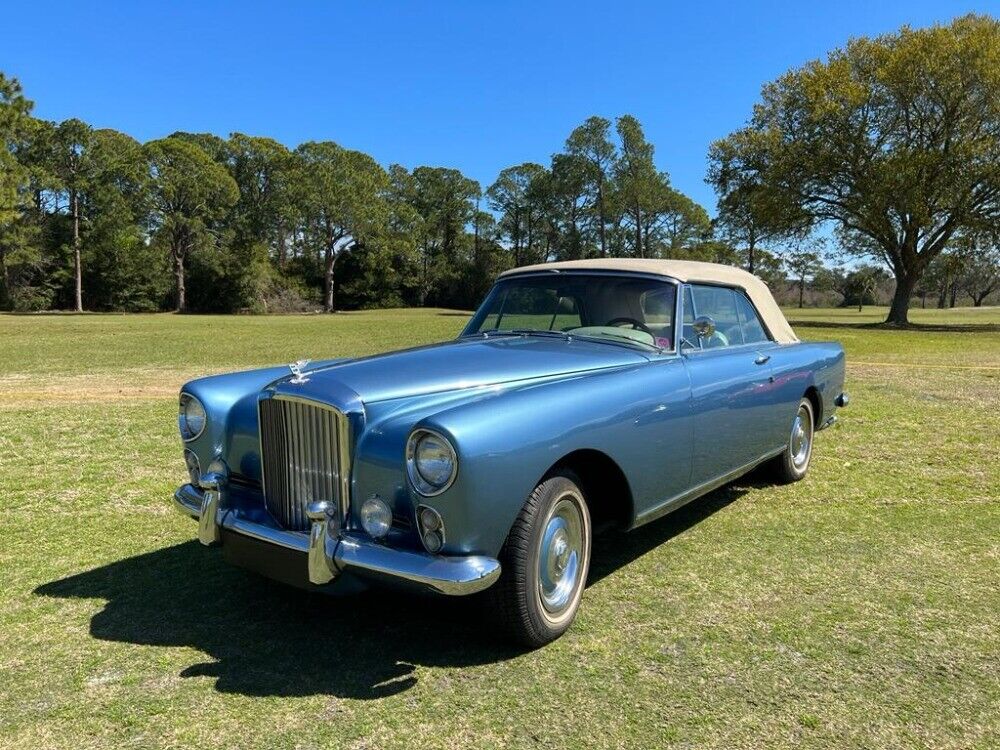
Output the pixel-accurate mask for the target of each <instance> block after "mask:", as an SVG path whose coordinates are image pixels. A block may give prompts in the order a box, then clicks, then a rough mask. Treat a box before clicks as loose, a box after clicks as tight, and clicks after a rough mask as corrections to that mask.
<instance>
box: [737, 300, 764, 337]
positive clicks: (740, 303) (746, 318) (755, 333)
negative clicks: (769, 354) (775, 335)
mask: <svg viewBox="0 0 1000 750" xmlns="http://www.w3.org/2000/svg"><path fill="white" fill-rule="evenodd" d="M736 307H737V309H738V311H739V314H740V327H741V328H742V329H743V341H744V343H747V344H756V343H758V342H760V341H769V340H770V339H768V337H767V331H766V330H764V325H763V323H761V322H760V316H759V315H758V314H757V310H756V309H754V306H753V304H752V303H751V302H750V300H749V299H747V296H746V295H745V294H743V293H742V292H737V293H736Z"/></svg>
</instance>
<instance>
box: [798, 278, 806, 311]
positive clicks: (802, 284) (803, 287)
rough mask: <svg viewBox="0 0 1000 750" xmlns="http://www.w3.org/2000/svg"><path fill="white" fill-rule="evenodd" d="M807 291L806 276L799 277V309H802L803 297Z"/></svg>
mask: <svg viewBox="0 0 1000 750" xmlns="http://www.w3.org/2000/svg"><path fill="white" fill-rule="evenodd" d="M805 293H806V280H805V279H804V278H802V279H799V309H800V310H801V309H802V298H803V297H804V296H805Z"/></svg>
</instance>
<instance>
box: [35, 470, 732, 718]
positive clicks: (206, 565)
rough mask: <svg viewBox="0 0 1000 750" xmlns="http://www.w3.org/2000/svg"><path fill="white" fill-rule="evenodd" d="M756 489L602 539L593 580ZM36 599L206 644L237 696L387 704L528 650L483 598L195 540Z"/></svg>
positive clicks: (111, 633)
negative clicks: (332, 586) (436, 677)
mask: <svg viewBox="0 0 1000 750" xmlns="http://www.w3.org/2000/svg"><path fill="white" fill-rule="evenodd" d="M745 491H746V489H745V488H737V487H727V488H723V489H721V490H718V491H716V492H714V493H712V494H710V495H708V496H706V497H704V498H702V499H701V500H699V501H697V502H695V503H692V504H691V505H689V506H687V507H685V508H683V509H681V510H679V511H677V512H675V513H673V514H671V515H670V516H668V517H666V518H664V519H662V520H660V521H658V522H656V523H653V524H650V525H648V526H645V527H643V528H642V529H639V530H637V531H635V532H632V533H629V534H622V533H609V534H604V535H602V536H599V537H598V538H597V539H595V543H594V555H593V559H592V562H591V574H590V578H589V583H590V584H592V583H594V582H596V581H598V580H600V579H602V578H604V577H606V576H607V575H609V574H611V573H613V572H614V571H615V570H617V569H619V568H621V567H622V566H624V565H627V564H629V563H630V562H632V561H633V560H635V559H637V558H639V557H641V556H642V555H644V554H646V553H647V552H649V551H650V550H652V549H654V548H656V547H658V546H659V545H661V544H663V543H665V542H667V541H669V540H670V539H671V538H673V537H675V536H677V535H679V534H681V533H683V532H684V531H686V530H687V529H689V528H691V527H692V526H693V525H695V524H697V523H698V522H699V521H701V520H703V519H704V518H707V517H708V516H710V515H712V514H713V513H715V512H716V511H718V510H721V509H722V508H724V507H725V506H726V505H728V504H729V503H731V502H733V501H734V500H736V499H737V498H738V497H739V496H740V495H742V494H743V493H744V492H745ZM35 593H36V594H39V595H43V596H50V597H80V598H102V599H105V600H107V604H106V605H105V606H104V609H103V610H101V611H100V612H99V613H97V614H96V615H94V616H93V617H92V618H91V622H90V633H91V635H92V636H93V637H95V638H99V639H101V640H107V641H117V642H122V643H134V644H138V645H143V646H171V647H177V646H190V647H192V648H196V649H198V650H200V651H203V652H205V653H206V654H208V655H209V656H210V657H211V660H208V661H205V662H200V663H195V664H192V665H191V666H189V667H186V668H185V669H184V670H183V671H182V672H181V676H182V677H200V676H205V677H214V678H215V679H216V689H217V690H219V691H220V692H225V693H239V694H243V695H251V696H275V695H277V696H302V695H313V694H329V695H336V696H338V697H349V698H358V699H370V698H382V697H386V696H389V695H393V694H395V693H399V692H402V691H404V690H407V689H409V688H410V687H412V686H413V685H414V684H415V683H416V679H417V678H416V676H415V674H414V673H415V667H416V666H417V665H424V666H447V667H460V666H473V665H477V664H486V663H492V662H497V661H503V660H506V659H511V658H514V657H516V656H518V655H520V654H521V653H523V651H521V650H519V649H517V648H515V647H512V646H509V645H506V644H505V643H504V641H503V640H502V637H501V636H500V634H499V633H497V632H495V630H494V629H493V627H492V626H491V625H490V624H489V617H488V615H487V613H486V611H485V608H484V607H483V606H482V604H483V602H482V601H481V599H480V598H478V597H471V598H469V599H449V598H446V597H430V596H414V595H408V594H403V593H400V592H394V591H371V592H366V593H364V594H359V595H356V596H343V597H330V596H323V595H320V594H312V593H309V592H305V591H299V590H297V589H294V588H290V587H287V586H283V585H281V584H277V583H273V582H271V581H268V580H266V579H263V578H260V577H257V576H254V575H252V574H249V573H245V572H243V571H241V570H239V569H237V568H233V567H231V566H229V565H228V564H226V563H225V562H223V560H222V556H221V555H220V554H219V552H218V550H210V549H207V548H205V547H202V546H201V545H200V544H198V543H197V542H195V541H191V542H185V543H183V544H178V545H174V546H172V547H166V548H164V549H160V550H157V551H155V552H149V553H146V554H142V555H136V556H135V557H130V558H126V559H124V560H119V561H118V562H115V563H111V564H109V565H104V566H102V567H100V568H95V569H93V570H89V571H86V572H84V573H79V574H77V575H73V576H69V577H67V578H63V579H60V580H58V581H52V582H50V583H46V584H44V585H42V586H39V587H38V588H37V589H36V590H35ZM584 606H586V601H584Z"/></svg>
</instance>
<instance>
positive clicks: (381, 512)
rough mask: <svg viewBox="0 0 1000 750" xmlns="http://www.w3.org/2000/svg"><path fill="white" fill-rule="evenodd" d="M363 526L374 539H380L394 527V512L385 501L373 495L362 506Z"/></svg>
mask: <svg viewBox="0 0 1000 750" xmlns="http://www.w3.org/2000/svg"><path fill="white" fill-rule="evenodd" d="M361 525H362V526H363V527H364V529H365V531H367V532H368V534H369V535H370V536H371V537H372V538H373V539H380V538H382V537H384V536H385V535H386V534H388V533H389V529H390V528H391V527H392V511H391V510H390V509H389V506H388V505H386V502H385V500H383V499H382V498H380V497H379V496H378V495H372V496H371V497H370V498H368V499H367V500H365V502H364V503H363V504H362V505H361Z"/></svg>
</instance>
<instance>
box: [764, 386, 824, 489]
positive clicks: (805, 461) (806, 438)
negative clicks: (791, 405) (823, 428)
mask: <svg viewBox="0 0 1000 750" xmlns="http://www.w3.org/2000/svg"><path fill="white" fill-rule="evenodd" d="M815 424H816V421H815V418H814V415H813V405H812V401H810V400H809V399H808V398H803V399H802V400H801V401H799V408H798V410H797V411H796V412H795V418H794V419H793V420H792V430H791V433H790V434H789V436H788V447H787V448H785V450H784V452H783V453H782V454H781V455H780V456H778V457H777V458H776V459H774V463H773V468H774V473H775V478H776V479H777V480H778V481H779V482H781V483H782V484H789V483H791V482H797V481H799V480H800V479H802V478H803V477H804V476H805V475H806V472H807V471H809V462H810V460H811V459H812V447H813V436H814V432H815V430H814V425H815Z"/></svg>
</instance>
